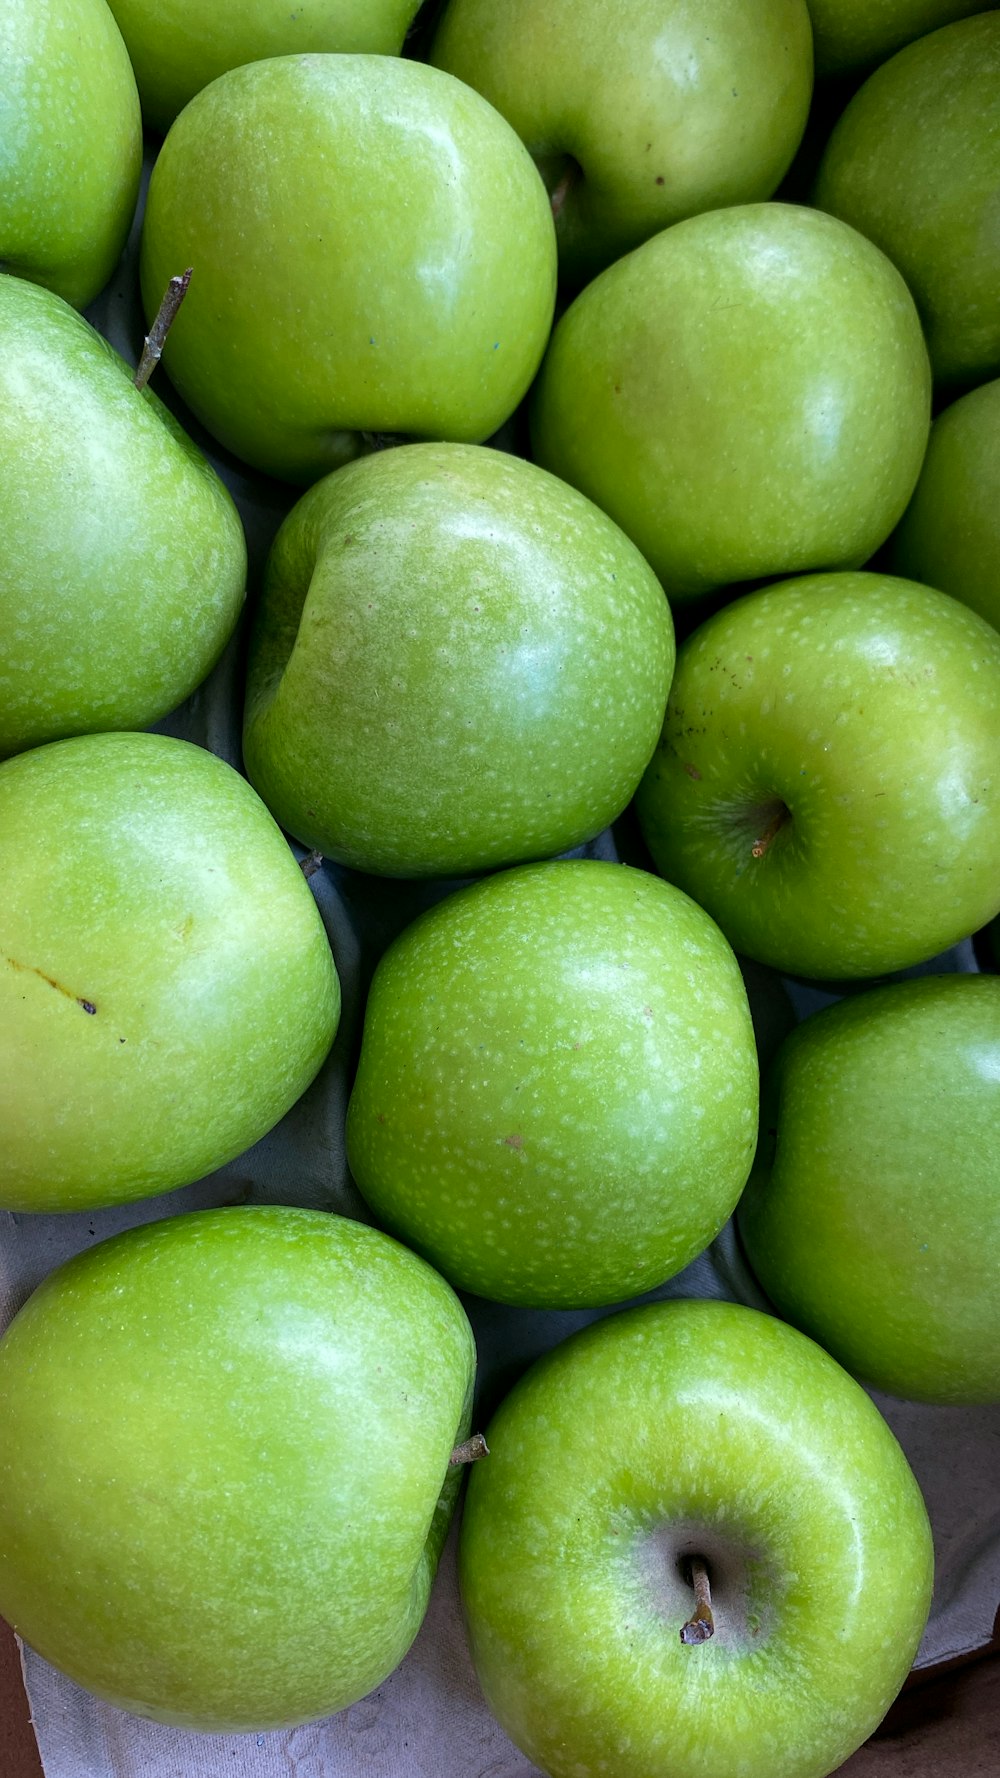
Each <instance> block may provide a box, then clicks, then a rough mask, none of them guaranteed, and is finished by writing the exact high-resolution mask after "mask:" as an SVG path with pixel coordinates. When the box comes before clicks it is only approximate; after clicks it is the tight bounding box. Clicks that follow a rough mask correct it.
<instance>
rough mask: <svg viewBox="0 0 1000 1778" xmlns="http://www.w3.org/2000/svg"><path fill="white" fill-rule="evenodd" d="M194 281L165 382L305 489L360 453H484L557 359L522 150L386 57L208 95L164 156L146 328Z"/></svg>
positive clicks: (145, 241)
mask: <svg viewBox="0 0 1000 1778" xmlns="http://www.w3.org/2000/svg"><path fill="white" fill-rule="evenodd" d="M386 168H392V177H391V178H388V177H387V175H386ZM471 240H475V242H476V251H475V253H472V252H471V251H470V247H469V243H470V241H471ZM186 265H190V266H193V267H194V277H193V279H192V281H191V288H190V291H189V293H188V296H187V298H186V300H185V303H184V307H183V308H182V309H181V312H180V314H179V315H178V317H177V320H176V321H175V323H174V325H173V327H172V329H171V332H170V337H169V339H168V340H167V344H166V349H165V352H164V358H163V362H164V364H165V365H166V368H167V370H168V372H169V374H170V376H171V378H172V380H173V382H174V383H175V384H176V386H177V388H178V389H179V390H180V393H181V394H182V395H183V397H184V399H185V401H186V402H187V403H188V405H189V406H190V407H191V409H192V410H193V412H194V413H195V414H196V415H197V416H198V418H199V419H200V420H202V421H203V423H204V424H205V425H206V426H207V427H208V429H209V430H210V431H211V432H212V433H213V434H214V435H215V437H216V438H218V439H220V440H221V442H222V443H223V444H224V445H226V446H227V448H228V449H230V450H232V451H234V452H235V453H236V455H237V456H239V457H242V458H243V459H244V460H245V461H246V462H248V463H251V464H253V465H254V466H255V467H256V468H258V469H263V470H266V471H267V472H268V473H269V474H271V475H276V476H279V477H281V478H283V479H285V480H287V481H295V482H311V481H315V480H317V478H318V477H319V476H321V475H323V474H325V473H326V472H327V471H329V470H331V469H336V468H339V467H340V465H341V464H343V463H345V462H347V461H349V460H350V459H351V458H353V457H356V456H358V455H359V454H360V453H361V451H362V449H363V448H364V438H363V436H362V435H363V434H372V433H376V434H377V433H390V434H397V433H402V434H408V435H413V436H415V437H417V438H422V437H429V438H450V439H457V440H459V441H462V442H467V443H480V442H481V441H482V440H483V439H485V438H488V437H489V436H490V434H491V433H493V432H495V431H496V429H497V427H498V426H500V425H501V423H502V422H503V421H504V420H506V419H507V417H508V416H509V415H510V414H511V413H512V412H513V410H514V408H515V407H516V406H517V404H518V402H519V401H520V399H521V397H522V395H523V394H524V393H525V390H526V389H527V387H528V385H529V383H530V382H531V379H532V377H533V376H534V374H535V371H536V370H537V368H538V363H539V360H540V359H541V356H542V353H543V351H544V349H545V344H546V341H547V339H548V335H549V329H550V327H551V324H552V311H553V306H554V302H555V280H556V241H555V226H554V224H553V221H552V213H551V209H550V206H549V201H548V196H547V194H546V191H545V187H544V185H543V184H542V181H541V178H540V177H539V175H538V172H537V171H536V169H535V167H534V165H533V163H532V160H531V157H530V155H529V154H528V152H527V150H526V149H525V148H524V147H523V146H522V144H521V143H520V142H519V141H518V138H517V136H516V135H515V134H514V131H513V130H512V129H511V128H510V125H509V124H507V123H505V122H504V120H503V118H502V117H500V116H499V114H498V113H497V112H496V111H494V110H493V108H492V106H490V105H488V104H487V103H486V101H485V99H481V98H480V96H479V94H478V93H474V92H473V91H472V90H471V88H469V87H466V86H463V85H462V83H461V81H457V80H453V79H452V77H451V75H449V74H442V73H441V72H440V71H439V70H438V69H436V68H428V67H425V66H423V65H422V64H419V63H416V62H406V61H402V60H400V59H398V58H394V57H390V56H337V55H315V56H282V57H278V58H276V59H273V60H270V61H265V62H255V63H253V64H251V66H249V67H246V68H237V69H234V70H233V71H232V72H230V73H228V74H224V75H222V76H221V78H220V79H219V80H216V81H213V82H212V85H211V86H210V87H206V88H205V89H204V91H203V92H201V93H199V94H198V96H197V98H195V99H192V101H191V103H190V105H188V106H187V107H186V108H185V110H184V111H183V112H182V114H181V116H180V117H179V118H178V119H177V121H176V123H175V124H174V126H173V128H172V129H171V131H170V133H169V135H168V136H167V139H166V141H165V142H164V144H163V147H162V149H161V151H160V154H159V158H158V159H157V162H156V165H155V167H154V169H153V175H152V179H151V181H150V187H149V199H148V203H147V206H146V215H145V222H144V226H143V235H142V248H141V279H142V290H143V300H144V303H145V306H146V312H147V314H152V313H153V311H154V310H155V308H156V306H157V304H158V303H159V301H160V297H161V295H162V293H163V290H164V288H165V287H166V283H167V280H168V278H169V277H170V276H171V275H172V274H173V273H175V272H176V271H177V270H178V269H180V268H183V267H184V266H186Z"/></svg>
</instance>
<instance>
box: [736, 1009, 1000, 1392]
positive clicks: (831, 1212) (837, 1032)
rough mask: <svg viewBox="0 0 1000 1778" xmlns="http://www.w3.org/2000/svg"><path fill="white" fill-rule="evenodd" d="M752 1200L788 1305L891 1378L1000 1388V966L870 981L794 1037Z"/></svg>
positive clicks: (767, 1267)
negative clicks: (870, 988)
mask: <svg viewBox="0 0 1000 1778" xmlns="http://www.w3.org/2000/svg"><path fill="white" fill-rule="evenodd" d="M761 1121H762V1125H765V1124H766V1126H767V1135H766V1138H765V1137H763V1136H762V1140H761V1145H760V1151H759V1153H758V1157H757V1164H756V1165H755V1166H754V1169H753V1173H752V1175H751V1179H750V1184H749V1185H748V1186H747V1189H746V1192H745V1193H744V1195H743V1198H742V1199H741V1201H740V1207H739V1223H740V1232H741V1234H742V1236H743V1239H744V1242H745V1244H746V1248H747V1251H748V1253H749V1256H750V1260H751V1263H752V1265H753V1267H754V1269H755V1271H756V1273H757V1276H758V1278H759V1279H760V1282H761V1284H762V1285H763V1287H764V1289H765V1290H766V1291H767V1293H768V1295H769V1297H770V1298H771V1300H772V1302H774V1303H775V1304H776V1305H777V1307H778V1309H779V1311H780V1313H781V1314H782V1315H784V1316H786V1317H787V1318H788V1320H789V1321H793V1322H794V1323H795V1325H796V1326H797V1327H801V1328H802V1329H803V1330H804V1331H805V1332H806V1333H808V1334H811V1335H812V1337H813V1339H816V1340H820V1341H821V1342H822V1344H823V1345H824V1346H825V1347H826V1348H827V1350H828V1351H829V1352H832V1353H833V1354H834V1356H835V1357H836V1358H838V1359H839V1360H840V1362H841V1364H844V1365H846V1366H847V1367H848V1369H849V1370H851V1371H853V1372H854V1374H855V1375H856V1376H860V1377H864V1378H865V1379H866V1380H867V1381H868V1382H870V1383H873V1384H874V1385H875V1386H876V1387H877V1388H879V1389H884V1390H886V1392H887V1393H888V1394H890V1395H898V1396H903V1397H906V1398H909V1399H911V1400H913V1399H915V1400H919V1401H938V1402H970V1403H972V1402H990V1401H1000V1145H998V1142H997V1133H998V1131H1000V978H998V977H997V976H993V975H969V976H965V975H962V976H937V977H935V976H930V977H924V978H922V979H921V980H919V981H910V982H898V983H895V984H894V985H893V986H891V987H887V988H881V989H877V990H875V991H874V992H872V993H870V994H861V995H859V996H858V997H857V998H855V999H851V1000H844V1001H841V1002H840V1003H839V1005H837V1006H835V1007H832V1008H828V1009H827V1010H825V1011H824V1012H822V1013H820V1014H818V1015H817V1016H816V1017H815V1018H811V1019H808V1020H807V1021H806V1022H805V1024H804V1025H800V1026H799V1027H798V1029H797V1031H796V1032H795V1033H794V1034H793V1035H792V1036H791V1037H789V1038H788V1039H787V1041H786V1042H785V1044H784V1045H783V1047H782V1049H781V1050H780V1052H779V1055H778V1058H777V1060H776V1061H775V1063H774V1065H773V1069H772V1073H771V1077H770V1079H769V1081H768V1084H767V1091H766V1097H765V1114H764V1115H763V1116H762V1120H761Z"/></svg>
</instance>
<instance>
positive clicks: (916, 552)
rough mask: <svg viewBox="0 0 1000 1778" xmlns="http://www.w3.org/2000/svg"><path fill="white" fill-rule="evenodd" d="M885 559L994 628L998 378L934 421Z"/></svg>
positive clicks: (998, 620)
mask: <svg viewBox="0 0 1000 1778" xmlns="http://www.w3.org/2000/svg"><path fill="white" fill-rule="evenodd" d="M889 561H890V563H891V566H892V569H893V572H894V573H896V574H904V575H909V576H910V577H911V578H912V579H913V580H920V581H923V582H924V583H925V584H926V585H927V586H936V587H940V589H941V591H942V592H943V593H951V595H952V597H953V598H955V599H961V601H962V603H963V604H964V605H970V606H971V607H972V610H973V611H978V612H979V613H980V614H981V616H983V617H985V618H987V619H988V620H989V622H990V623H991V624H993V626H994V628H996V629H998V630H1000V380H997V381H995V382H992V383H984V384H983V385H982V387H981V388H979V389H973V390H972V391H971V393H970V394H968V395H963V396H962V397H961V399H960V400H958V401H955V402H952V405H951V406H950V407H948V408H945V410H944V413H942V414H939V415H938V417H937V419H936V420H935V421H934V424H933V426H932V427H931V436H930V443H929V444H928V446H927V456H926V457H925V459H924V466H923V469H922V470H921V472H920V480H919V481H918V483H917V486H916V490H915V492H914V495H913V499H912V500H911V501H910V504H909V506H908V507H907V509H906V511H905V513H904V514H903V517H902V519H901V521H900V524H899V528H898V530H897V531H896V533H895V535H894V537H893V539H892V543H891V546H890V554H889Z"/></svg>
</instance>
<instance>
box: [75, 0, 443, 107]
mask: <svg viewBox="0 0 1000 1778" xmlns="http://www.w3.org/2000/svg"><path fill="white" fill-rule="evenodd" d="M108 3H109V5H110V7H111V10H112V12H113V13H114V15H115V18H116V19H117V20H118V27H119V30H120V31H121V34H122V36H123V37H124V39H125V45H126V48H127V49H128V53H129V55H130V56H131V58H132V66H133V68H134V69H135V78H136V83H137V85H138V88H139V97H140V99H141V101H142V115H143V117H144V118H145V120H146V123H147V124H149V125H151V126H152V128H153V129H155V130H167V129H169V128H170V125H171V124H172V123H173V121H174V118H175V117H176V116H177V113H178V111H182V110H183V109H184V106H185V105H186V104H187V103H188V101H189V100H190V99H193V98H194V96H195V93H200V92H201V89H202V87H203V86H208V84H209V82H210V81H212V80H216V79H217V78H218V76H219V75H220V74H225V73H226V72H227V71H228V70H229V69H230V68H239V67H242V65H243V64H244V63H245V62H261V61H265V60H267V59H268V58H269V57H271V56H288V55H300V54H303V53H304V52H307V51H310V52H311V51H316V50H323V51H336V52H338V53H340V54H368V55H383V56H394V55H398V54H399V51H400V50H401V49H402V47H403V38H404V37H405V35H406V31H407V28H408V26H409V25H410V23H411V21H412V19H413V16H414V14H415V13H416V11H417V8H418V6H419V4H420V0H295V4H294V5H289V3H288V0H241V4H240V5H239V6H232V5H217V6H205V5H204V4H203V3H202V0H108Z"/></svg>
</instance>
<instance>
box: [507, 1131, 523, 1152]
mask: <svg viewBox="0 0 1000 1778" xmlns="http://www.w3.org/2000/svg"><path fill="white" fill-rule="evenodd" d="M503 1140H504V1147H505V1148H515V1149H517V1150H519V1151H520V1150H521V1149H522V1148H523V1147H524V1137H523V1136H521V1135H519V1134H518V1132H517V1131H515V1132H514V1134H513V1136H505V1137H504V1139H503Z"/></svg>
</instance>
